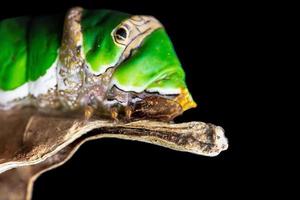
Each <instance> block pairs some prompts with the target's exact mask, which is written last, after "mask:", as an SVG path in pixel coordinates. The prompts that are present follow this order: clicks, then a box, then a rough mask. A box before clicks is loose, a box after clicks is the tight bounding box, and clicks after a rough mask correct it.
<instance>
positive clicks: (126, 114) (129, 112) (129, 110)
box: [124, 106, 133, 121]
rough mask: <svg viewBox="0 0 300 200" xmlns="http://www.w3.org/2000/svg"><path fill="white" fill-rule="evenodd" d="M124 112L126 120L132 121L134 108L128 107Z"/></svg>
mask: <svg viewBox="0 0 300 200" xmlns="http://www.w3.org/2000/svg"><path fill="white" fill-rule="evenodd" d="M124 112H125V119H126V120H127V121H130V120H131V115H132V113H133V107H132V106H126V107H125V109H124Z"/></svg>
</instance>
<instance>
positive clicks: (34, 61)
mask: <svg viewBox="0 0 300 200" xmlns="http://www.w3.org/2000/svg"><path fill="white" fill-rule="evenodd" d="M129 17H130V15H129V14H126V13H121V12H117V11H110V10H93V11H88V10H85V11H84V12H83V16H82V20H81V25H82V33H83V50H84V55H85V59H86V62H87V64H88V66H89V67H90V70H91V71H92V72H93V73H94V74H97V75H98V74H101V73H103V72H104V71H105V70H106V69H107V68H108V67H117V68H116V71H115V72H114V74H113V76H112V80H113V81H114V82H116V83H117V84H118V86H119V87H121V89H123V90H125V91H128V90H130V89H128V88H137V89H135V92H142V91H144V90H147V89H154V88H159V89H179V88H180V89H184V88H186V84H185V74H184V71H183V69H182V67H181V64H180V62H179V60H178V58H177V55H176V53H175V51H174V48H173V45H172V43H171V41H170V39H169V37H168V35H167V33H166V31H165V30H164V28H159V29H157V30H155V31H154V32H152V33H151V34H150V35H148V36H147V37H146V38H145V39H144V41H143V42H142V44H141V45H140V47H139V48H137V49H135V51H134V53H133V54H132V55H131V57H130V58H129V59H126V60H125V61H123V62H121V63H118V61H119V59H120V57H121V55H122V52H123V51H124V48H125V47H124V46H121V45H118V44H115V42H114V40H113V37H112V32H113V30H114V29H115V28H116V27H117V26H118V25H119V24H120V23H121V22H122V21H124V20H126V19H128V18H129ZM63 18H64V16H63V15H56V16H46V17H34V18H33V17H19V18H13V19H7V20H3V21H1V22H0V38H1V39H0V46H1V49H2V51H1V52H0V89H1V90H3V91H10V90H13V89H15V88H17V87H19V86H21V85H23V84H24V83H27V82H28V81H35V80H37V79H38V78H39V77H41V76H42V75H44V74H45V73H46V71H47V69H49V68H50V66H52V64H53V63H54V62H55V60H56V59H57V57H58V49H59V47H60V43H61V36H62V31H63V21H64V20H63ZM3 49H5V51H3ZM117 63H118V65H117V66H116V64H117ZM0 98H1V97H0Z"/></svg>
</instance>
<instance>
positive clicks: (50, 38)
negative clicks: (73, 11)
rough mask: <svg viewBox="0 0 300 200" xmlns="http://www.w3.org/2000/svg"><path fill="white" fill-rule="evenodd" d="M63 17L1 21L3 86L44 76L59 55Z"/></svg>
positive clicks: (8, 87) (0, 73)
mask: <svg viewBox="0 0 300 200" xmlns="http://www.w3.org/2000/svg"><path fill="white" fill-rule="evenodd" d="M62 26H63V16H62V15H61V16H59V15H57V16H46V17H38V18H32V17H18V18H13V19H6V20H3V21H1V22H0V38H1V40H0V46H1V49H3V50H2V51H1V53H0V89H2V90H4V91H9V90H13V89H15V88H17V87H19V86H21V85H23V84H24V83H27V82H28V81H35V80H37V79H38V78H39V77H40V76H42V75H44V74H45V73H46V71H47V69H48V68H49V67H50V66H51V65H52V64H53V63H54V61H55V60H56V59H57V56H58V49H59V47H60V41H61V33H62Z"/></svg>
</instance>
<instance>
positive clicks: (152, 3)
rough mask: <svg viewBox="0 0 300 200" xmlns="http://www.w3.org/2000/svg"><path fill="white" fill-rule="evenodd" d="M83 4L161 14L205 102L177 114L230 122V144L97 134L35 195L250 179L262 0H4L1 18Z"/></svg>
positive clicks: (194, 188)
mask: <svg viewBox="0 0 300 200" xmlns="http://www.w3.org/2000/svg"><path fill="white" fill-rule="evenodd" d="M78 5H79V6H83V7H84V8H87V9H99V8H109V9H113V10H119V11H123V12H128V13H131V14H147V15H153V16H155V17H156V18H158V19H159V20H160V21H161V22H162V23H163V24H164V26H165V27H166V30H167V32H168V33H169V35H170V37H171V39H172V41H173V43H174V46H175V49H176V51H177V53H178V56H179V58H180V60H181V62H182V64H183V66H184V69H185V71H186V75H187V84H188V86H189V89H190V91H191V93H192V95H193V97H194V99H195V101H196V102H197V103H198V107H197V108H196V109H193V110H189V111H187V112H185V113H184V114H183V116H180V117H178V118H177V119H176V121H177V122H184V121H204V122H210V123H213V124H216V125H220V126H222V127H223V128H224V129H225V131H226V136H227V137H228V139H229V149H228V150H227V151H225V152H223V153H221V154H220V155H219V156H217V157H213V158H210V157H203V156H197V155H193V154H189V153H182V152H176V151H172V150H169V149H165V148H162V147H158V146H154V145H150V144H144V143H138V142H132V141H123V140H117V139H102V140H97V141H91V142H89V143H86V144H84V145H83V146H82V147H81V148H80V150H79V151H78V152H77V153H76V154H75V155H74V156H73V157H72V159H71V160H69V161H68V162H67V163H66V164H64V165H63V166H61V167H59V168H57V169H55V170H52V171H49V172H47V173H45V174H43V175H42V176H41V177H40V178H39V179H38V180H37V181H36V183H35V188H34V193H33V199H63V198H67V199H77V198H78V197H79V196H81V195H84V196H85V198H83V199H100V198H101V197H104V196H106V195H109V197H110V198H103V199H111V198H113V197H119V196H122V198H124V199H126V198H134V197H135V198H139V199H144V198H145V196H146V197H153V198H155V199H158V198H159V197H161V196H165V197H172V196H178V195H179V196H181V195H182V196H184V199H188V198H187V196H189V195H196V196H197V199H201V198H202V195H209V196H215V195H220V193H223V192H225V191H223V190H222V188H226V192H225V193H224V195H226V196H227V197H231V196H233V195H234V194H235V193H232V192H233V191H234V186H235V185H242V184H243V182H244V180H246V179H247V176H248V169H247V168H245V166H246V165H247V166H252V165H251V164H253V163H252V157H251V155H249V154H248V153H249V149H248V151H247V148H246V141H249V139H250V140H251V137H248V134H249V131H250V130H249V129H250V128H249V127H248V126H246V122H247V119H248V118H247V117H249V116H247V114H246V113H248V111H249V110H251V109H252V108H253V107H251V104H252V103H250V100H249V97H247V98H246V96H245V94H246V93H248V94H249V93H250V94H251V92H253V91H251V88H252V84H255V83H254V82H255V81H256V80H257V79H259V78H258V77H255V76H254V74H256V73H257V71H255V70H256V69H255V68H254V67H253V65H254V61H253V59H254V57H256V56H260V54H259V53H256V52H254V51H253V49H252V48H253V46H255V43H256V41H255V35H256V34H257V32H256V30H254V29H252V28H253V26H254V23H255V21H256V20H257V15H258V14H259V12H260V11H259V9H258V8H259V4H258V5H255V6H253V5H250V4H246V3H244V4H240V3H237V2H235V3H228V2H227V3H217V2H211V3H201V2H200V3H199V2H197V1H189V0H184V1H180V2H176V1H163V0H139V1H137V0H134V1H132V0H123V1H120V0H117V1H116V0H109V1H108V0H95V1H83V0H82V1H79V0H78V1H75V0H74V1H71V0H70V1H45V2H44V1H26V2H25V1H22V3H18V2H16V1H14V2H11V3H9V4H7V5H1V8H0V10H1V18H5V17H13V16H21V15H42V14H51V13H57V12H65V11H66V10H67V9H68V8H70V7H72V6H78ZM245 83H246V84H245ZM250 96H251V95H250ZM250 98H251V97H250ZM246 99H247V100H246ZM254 100H258V99H254ZM256 134H259V133H257V132H256ZM246 136H247V137H246ZM252 137H255V135H252ZM252 148H253V147H252ZM254 167H255V166H254ZM229 182H230V184H228V183H229ZM159 193H160V194H159ZM179 196H178V197H179Z"/></svg>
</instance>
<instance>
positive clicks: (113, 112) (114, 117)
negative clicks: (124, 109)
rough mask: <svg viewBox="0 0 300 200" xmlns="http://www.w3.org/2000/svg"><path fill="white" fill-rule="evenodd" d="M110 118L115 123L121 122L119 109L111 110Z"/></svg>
mask: <svg viewBox="0 0 300 200" xmlns="http://www.w3.org/2000/svg"><path fill="white" fill-rule="evenodd" d="M110 116H111V118H112V119H113V120H114V121H116V122H117V121H119V119H118V108H117V107H112V108H111V109H110Z"/></svg>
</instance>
